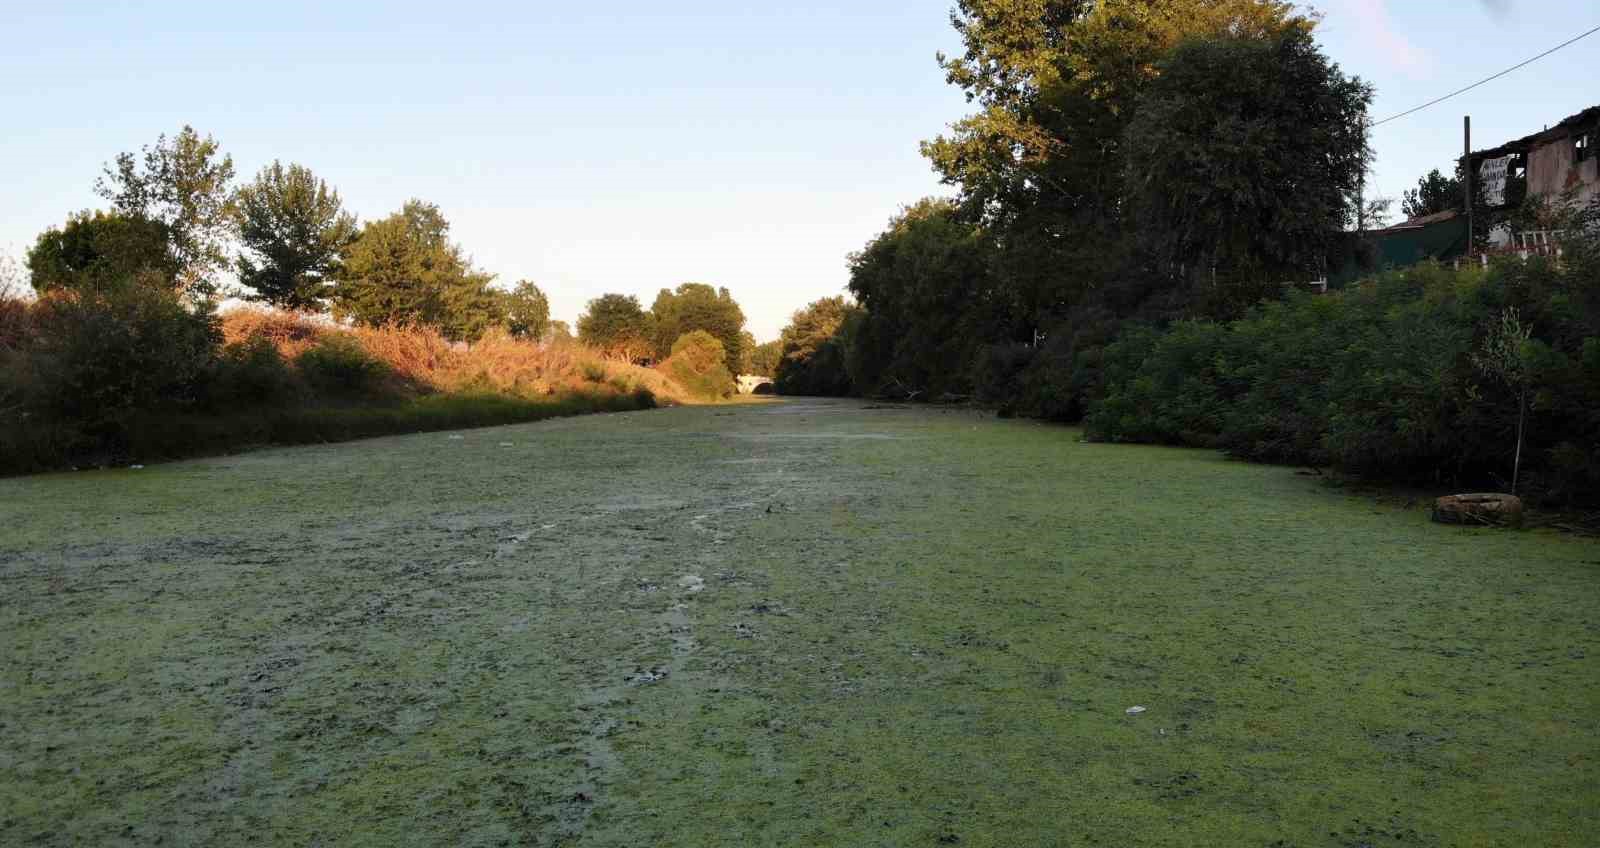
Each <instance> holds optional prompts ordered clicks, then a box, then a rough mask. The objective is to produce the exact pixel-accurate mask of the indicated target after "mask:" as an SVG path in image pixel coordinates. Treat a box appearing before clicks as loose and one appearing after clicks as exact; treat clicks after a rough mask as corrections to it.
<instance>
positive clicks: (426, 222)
mask: <svg viewBox="0 0 1600 848" xmlns="http://www.w3.org/2000/svg"><path fill="white" fill-rule="evenodd" d="M493 279H494V276H493V275H492V274H487V273H484V272H483V271H479V270H478V269H476V268H474V267H473V266H472V263H471V262H470V261H468V259H467V257H466V255H465V254H464V253H463V252H462V250H461V248H460V247H459V246H457V245H455V244H454V243H452V242H451V241H450V224H449V223H448V222H447V221H445V218H444V215H443V214H441V213H440V212H439V207H437V206H435V205H433V204H431V203H425V202H423V201H421V200H410V201H407V202H406V204H405V206H404V207H403V208H402V209H401V210H400V211H399V212H396V213H394V214H393V215H390V216H389V217H387V218H384V219H382V220H378V221H370V222H368V223H367V224H366V225H365V226H363V227H362V228H361V234H360V236H358V237H357V238H356V239H355V240H354V241H352V242H351V243H350V244H349V245H348V246H347V247H346V248H345V250H344V253H343V257H342V260H341V262H340V265H339V268H338V276H337V279H336V281H335V286H334V289H333V314H334V315H335V316H336V317H339V318H348V319H351V320H354V321H356V322H358V323H362V324H367V325H370V326H382V325H423V326H431V327H436V328H438V330H439V331H440V332H441V333H443V334H444V335H445V337H446V338H449V339H451V340H453V341H467V342H471V341H476V340H477V339H478V337H479V336H481V335H482V334H483V332H484V331H485V330H486V329H488V328H489V327H491V326H493V325H495V324H499V323H502V321H503V319H504V312H503V309H504V306H503V302H502V300H501V298H500V297H499V296H498V294H499V293H497V292H495V291H494V290H493V289H491V288H490V287H489V283H490V282H491V281H492V280H493Z"/></svg>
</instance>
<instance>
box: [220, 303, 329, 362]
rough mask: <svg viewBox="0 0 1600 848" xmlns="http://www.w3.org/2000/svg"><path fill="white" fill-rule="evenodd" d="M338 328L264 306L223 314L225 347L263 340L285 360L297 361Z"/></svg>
mask: <svg viewBox="0 0 1600 848" xmlns="http://www.w3.org/2000/svg"><path fill="white" fill-rule="evenodd" d="M338 329H339V328H338V327H337V326H335V325H334V324H333V322H331V321H329V320H328V319H326V318H322V317H320V316H316V315H307V314H303V313H299V312H285V311H283V310H279V309H267V308H265V307H261V306H241V307H237V308H234V309H230V310H228V311H227V312H224V313H222V340H223V342H225V343H226V344H234V343H236V342H242V341H246V340H248V339H252V338H256V337H261V338H265V339H267V340H268V341H271V342H272V344H273V345H274V346H275V347H277V348H278V353H279V354H281V355H282V356H283V358H284V359H294V358H295V357H296V356H299V355H300V354H302V353H304V352H305V351H306V350H308V349H310V348H312V347H314V346H315V345H316V343H317V342H318V341H319V340H320V339H321V338H322V336H323V334H325V333H329V332H334V331H336V330H338Z"/></svg>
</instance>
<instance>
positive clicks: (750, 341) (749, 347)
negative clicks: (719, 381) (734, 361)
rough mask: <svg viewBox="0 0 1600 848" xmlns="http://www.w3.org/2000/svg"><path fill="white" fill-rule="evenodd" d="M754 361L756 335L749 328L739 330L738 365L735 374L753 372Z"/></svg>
mask: <svg viewBox="0 0 1600 848" xmlns="http://www.w3.org/2000/svg"><path fill="white" fill-rule="evenodd" d="M755 363H756V337H755V335H754V334H753V333H751V332H750V331H749V330H741V331H740V332H739V367H738V368H736V369H734V373H735V374H754V373H756V372H755V371H753V370H751V369H753V368H755Z"/></svg>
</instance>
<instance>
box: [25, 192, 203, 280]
mask: <svg viewBox="0 0 1600 848" xmlns="http://www.w3.org/2000/svg"><path fill="white" fill-rule="evenodd" d="M179 270H180V263H179V261H178V258H177V257H176V256H175V255H173V252H172V245H171V242H170V240H169V238H168V231H167V228H166V226H165V225H163V224H162V223H161V222H159V221H152V220H149V219H148V218H139V217H132V216H128V215H123V214H120V213H117V212H102V211H95V212H88V211H85V212H78V213H76V214H73V215H71V216H68V218H67V222H66V224H65V225H63V226H62V227H60V228H56V227H51V228H49V229H47V230H45V231H44V232H42V233H40V234H39V238H38V240H37V241H35V242H34V245H33V247H32V248H31V249H30V250H29V251H28V271H29V273H30V274H31V275H32V278H33V287H34V289H35V290H37V291H39V292H46V291H51V290H56V289H67V290H71V291H78V292H94V293H99V294H108V293H111V292H113V291H116V290H120V289H122V288H125V287H127V286H129V285H133V284H135V283H136V282H137V283H138V284H146V283H154V284H155V285H158V286H160V287H162V288H166V289H172V288H174V287H175V286H176V284H177V278H178V272H179Z"/></svg>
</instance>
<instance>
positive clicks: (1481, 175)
mask: <svg viewBox="0 0 1600 848" xmlns="http://www.w3.org/2000/svg"><path fill="white" fill-rule="evenodd" d="M1510 167H1511V157H1510V156H1501V157H1500V158H1498V159H1485V160H1483V164H1481V165H1479V166H1478V185H1480V186H1482V187H1483V202H1484V203H1487V204H1488V205H1490V206H1504V205H1506V171H1508V170H1509V169H1510Z"/></svg>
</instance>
